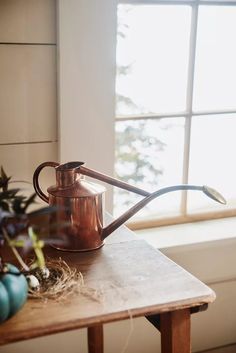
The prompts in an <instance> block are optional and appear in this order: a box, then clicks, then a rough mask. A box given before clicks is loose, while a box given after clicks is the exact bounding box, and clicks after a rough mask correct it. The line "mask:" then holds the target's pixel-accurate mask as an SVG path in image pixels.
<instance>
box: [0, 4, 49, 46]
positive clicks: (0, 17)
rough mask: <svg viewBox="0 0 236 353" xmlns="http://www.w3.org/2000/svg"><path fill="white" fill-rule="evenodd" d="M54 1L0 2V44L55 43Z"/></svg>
mask: <svg viewBox="0 0 236 353" xmlns="http://www.w3.org/2000/svg"><path fill="white" fill-rule="evenodd" d="M55 8H56V0H0V42H5V43H51V44H52V43H56V11H55Z"/></svg>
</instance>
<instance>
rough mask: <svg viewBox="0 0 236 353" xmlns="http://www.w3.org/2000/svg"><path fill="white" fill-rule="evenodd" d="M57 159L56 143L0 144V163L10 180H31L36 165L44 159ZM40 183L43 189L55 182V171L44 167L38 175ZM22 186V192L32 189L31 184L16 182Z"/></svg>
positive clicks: (29, 191) (28, 191)
mask: <svg viewBox="0 0 236 353" xmlns="http://www.w3.org/2000/svg"><path fill="white" fill-rule="evenodd" d="M49 160H52V161H57V143H33V144H19V145H8V146H7V145H2V146H0V165H2V166H3V167H4V169H5V171H6V173H7V174H8V175H9V176H12V180H24V181H28V182H32V176H33V172H34V170H35V169H36V167H37V166H38V165H39V164H40V163H42V162H45V161H49ZM40 184H41V185H42V188H43V189H44V191H46V189H47V187H48V186H50V185H53V184H55V171H54V170H53V169H52V168H45V171H43V172H42V175H41V176H40ZM19 186H20V187H21V188H24V189H25V191H24V193H26V194H28V193H31V192H32V191H33V186H32V185H31V186H29V185H27V184H22V183H20V184H17V187H19Z"/></svg>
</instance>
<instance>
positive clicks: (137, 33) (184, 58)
mask: <svg viewBox="0 0 236 353" xmlns="http://www.w3.org/2000/svg"><path fill="white" fill-rule="evenodd" d="M235 34H236V1H234V0H231V1H224V0H222V1H218V0H211V1H210V0H208V1H204V0H200V1H199V0H192V1H191V0H189V1H187V0H186V1H178V0H174V1H168V0H166V1H164V0H162V1H158V0H156V1H155V0H152V1H145V0H143V1H134V0H133V1H132V0H130V1H123V2H120V4H119V5H118V30H117V78H116V98H117V103H116V164H115V172H116V176H117V177H118V178H120V179H122V180H124V181H127V182H128V183H130V184H133V185H136V186H138V187H141V188H143V189H146V190H147V191H155V190H157V189H159V188H161V187H164V186H169V185H174V184H181V183H184V184H186V183H190V184H197V185H209V186H211V187H213V188H215V189H217V190H218V191H219V192H220V193H221V194H223V195H224V197H225V198H226V199H227V206H222V205H220V204H217V203H216V202H214V201H212V200H210V199H209V198H206V197H204V195H203V194H202V193H197V192H191V191H190V192H188V194H187V193H186V192H182V193H181V192H179V191H178V192H175V193H171V194H167V195H165V196H162V197H160V198H158V199H157V200H156V201H153V202H151V203H150V204H149V205H147V206H146V207H145V209H143V210H142V211H140V212H139V213H138V214H137V216H136V218H135V219H136V221H137V222H138V221H139V222H140V220H143V219H145V218H146V219H155V218H156V219H158V218H162V219H163V218H165V217H166V218H171V217H175V218H176V219H182V220H186V219H187V217H188V216H191V217H193V215H195V216H196V214H199V216H200V215H206V214H211V215H212V213H214V214H215V215H216V216H217V215H218V216H222V215H223V214H226V213H227V212H228V214H229V212H230V214H232V210H234V209H235V208H236V165H235V161H234V158H233V157H234V153H235V151H236V137H235V135H236V65H235V63H236V40H235ZM137 200H138V198H137V196H136V195H134V194H131V193H126V192H125V191H122V190H119V189H116V190H115V197H114V207H115V213H116V214H120V213H121V212H122V211H124V210H125V209H126V208H128V206H131V205H132V204H134V203H135V201H137ZM209 218H210V217H209ZM140 224H141V223H140Z"/></svg>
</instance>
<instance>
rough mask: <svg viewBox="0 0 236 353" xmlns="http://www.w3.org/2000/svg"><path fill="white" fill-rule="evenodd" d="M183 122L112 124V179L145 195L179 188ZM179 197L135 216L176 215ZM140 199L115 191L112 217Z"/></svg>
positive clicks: (154, 204) (164, 198) (159, 202)
mask: <svg viewBox="0 0 236 353" xmlns="http://www.w3.org/2000/svg"><path fill="white" fill-rule="evenodd" d="M183 140H184V118H172V119H161V120H151V119H148V120H137V121H119V122H117V123H116V165H115V171H116V176H117V177H118V178H119V179H122V180H124V181H126V182H128V183H130V184H132V185H136V186H138V187H140V188H143V189H145V190H147V191H150V192H152V191H156V190H158V189H159V188H160V187H163V186H167V185H173V184H179V183H181V179H182V161H183ZM180 197H181V194H180V193H179V192H176V193H172V194H169V195H165V196H162V197H160V198H159V199H158V200H157V201H156V202H154V201H153V202H151V203H150V204H149V205H148V206H146V207H145V209H143V210H142V211H140V212H139V213H138V216H145V215H148V216H151V214H152V213H155V214H157V215H160V214H163V213H167V212H177V211H179V205H180ZM140 198H142V197H140V196H137V195H135V194H133V193H127V192H124V191H122V190H121V189H117V188H115V198H114V200H115V202H114V208H115V214H120V213H121V212H122V211H124V210H126V209H127V208H128V207H129V206H131V205H133V204H134V203H135V202H136V201H137V200H138V199H140Z"/></svg>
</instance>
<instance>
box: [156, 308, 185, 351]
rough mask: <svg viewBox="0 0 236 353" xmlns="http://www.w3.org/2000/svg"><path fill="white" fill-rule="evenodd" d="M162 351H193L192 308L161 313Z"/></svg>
mask: <svg viewBox="0 0 236 353" xmlns="http://www.w3.org/2000/svg"><path fill="white" fill-rule="evenodd" d="M160 331H161V352H162V353H191V342H190V309H183V310H176V311H173V312H167V313H163V314H161V315H160Z"/></svg>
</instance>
